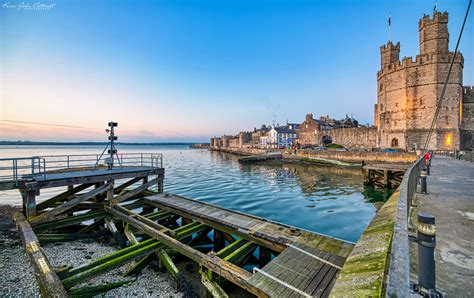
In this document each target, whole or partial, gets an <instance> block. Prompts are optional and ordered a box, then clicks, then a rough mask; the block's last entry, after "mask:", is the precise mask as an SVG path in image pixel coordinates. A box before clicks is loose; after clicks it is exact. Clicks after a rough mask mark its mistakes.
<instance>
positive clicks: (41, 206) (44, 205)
mask: <svg viewBox="0 0 474 298" xmlns="http://www.w3.org/2000/svg"><path fill="white" fill-rule="evenodd" d="M91 186H92V184H81V185H79V186H76V187H74V188H71V189H68V190H67V191H65V192H63V193H60V194H58V195H56V196H54V197H52V198H51V199H47V200H46V201H44V202H41V203H39V204H38V205H37V206H36V210H37V211H41V210H44V209H46V208H48V207H51V206H52V205H54V203H57V202H61V201H65V200H67V199H68V198H69V197H70V196H72V195H73V194H76V193H78V192H80V191H82V190H84V189H86V188H88V187H91Z"/></svg>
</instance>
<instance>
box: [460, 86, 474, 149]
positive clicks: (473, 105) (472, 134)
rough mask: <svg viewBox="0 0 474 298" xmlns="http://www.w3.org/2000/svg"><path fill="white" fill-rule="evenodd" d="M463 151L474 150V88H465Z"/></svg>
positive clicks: (462, 131)
mask: <svg viewBox="0 0 474 298" xmlns="http://www.w3.org/2000/svg"><path fill="white" fill-rule="evenodd" d="M461 113H462V122H461V149H465V150H471V149H472V148H474V87H472V86H469V87H466V86H465V87H463V95H462V110H461Z"/></svg>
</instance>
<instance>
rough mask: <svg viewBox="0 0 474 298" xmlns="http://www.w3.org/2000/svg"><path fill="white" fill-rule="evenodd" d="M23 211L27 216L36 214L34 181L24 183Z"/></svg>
mask: <svg viewBox="0 0 474 298" xmlns="http://www.w3.org/2000/svg"><path fill="white" fill-rule="evenodd" d="M21 195H22V198H23V212H24V213H25V215H26V217H27V218H31V217H33V216H36V183H26V184H25V189H23V190H22V193H21Z"/></svg>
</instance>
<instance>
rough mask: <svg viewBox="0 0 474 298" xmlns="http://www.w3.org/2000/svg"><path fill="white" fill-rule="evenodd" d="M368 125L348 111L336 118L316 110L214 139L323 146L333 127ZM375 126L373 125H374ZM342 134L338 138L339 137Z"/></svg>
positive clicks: (216, 143)
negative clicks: (292, 120)
mask: <svg viewBox="0 0 474 298" xmlns="http://www.w3.org/2000/svg"><path fill="white" fill-rule="evenodd" d="M353 128H366V129H368V128H369V127H365V126H360V125H359V123H358V121H357V120H355V119H354V118H352V117H348V116H347V115H346V118H345V119H342V120H336V119H332V118H330V117H329V116H322V117H320V118H319V119H314V118H313V114H308V115H306V119H305V120H304V121H303V123H286V124H285V125H278V124H277V125H268V126H267V125H265V124H264V125H262V126H261V127H260V128H254V130H253V131H252V132H247V131H243V132H240V133H239V134H238V135H224V136H222V137H219V138H212V139H211V146H212V147H224V148H227V147H229V148H243V147H253V148H255V147H257V148H287V147H291V146H294V145H301V146H308V145H311V146H322V145H324V144H329V143H332V142H333V137H334V133H333V132H334V131H339V130H340V129H353ZM372 129H373V127H372ZM338 139H339V138H336V140H334V141H337V140H338Z"/></svg>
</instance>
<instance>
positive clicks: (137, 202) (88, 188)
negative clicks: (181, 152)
mask: <svg viewBox="0 0 474 298" xmlns="http://www.w3.org/2000/svg"><path fill="white" fill-rule="evenodd" d="M160 164H161V163H160ZM17 178H18V179H17V181H14V182H15V183H14V184H12V181H7V182H6V183H5V184H3V187H5V186H6V185H9V186H12V185H14V187H11V188H18V189H19V190H20V192H21V194H22V196H23V206H24V212H23V213H21V214H17V215H16V216H15V220H16V223H17V227H18V230H19V232H20V235H21V238H22V240H23V244H24V247H25V251H26V253H27V255H28V256H29V259H30V262H31V263H32V266H33V268H35V273H36V274H35V276H36V278H37V280H38V284H39V286H40V289H41V292H42V294H43V295H45V296H59V297H63V296H66V295H74V294H78V293H83V292H88V293H91V292H93V293H101V292H104V291H106V290H108V289H111V288H113V287H117V286H120V285H122V284H124V283H126V282H125V281H124V282H119V283H111V284H103V285H98V286H85V285H83V283H85V282H87V281H89V280H90V279H92V278H93V277H95V276H97V275H100V274H103V273H105V272H107V271H110V270H112V269H114V268H117V267H120V266H123V265H124V264H126V263H133V266H132V267H131V269H130V270H129V272H127V273H126V274H125V275H126V276H133V275H138V274H139V273H140V271H141V270H142V269H143V268H144V267H146V266H147V265H148V264H149V263H150V262H151V261H152V260H153V259H155V258H156V259H158V260H159V263H160V264H161V266H162V267H163V268H165V269H166V270H167V271H168V272H169V273H170V275H171V276H172V277H173V278H174V279H175V280H176V282H177V283H180V282H182V278H181V276H182V274H181V272H180V271H179V269H178V267H177V266H176V265H175V261H177V260H178V259H179V258H183V257H185V258H187V259H189V260H192V261H194V262H195V263H197V264H199V266H200V268H201V269H200V272H201V277H202V283H203V285H204V286H205V287H206V288H207V289H208V290H209V293H211V294H212V295H213V296H216V297H225V296H227V294H226V290H227V288H228V287H229V286H230V285H231V284H234V285H237V286H239V287H241V288H242V289H244V290H246V291H248V292H250V293H252V294H254V295H256V296H258V297H290V296H291V297H295V296H296V297H298V296H299V297H312V296H328V295H329V293H330V291H331V289H332V286H333V284H334V281H335V280H336V278H337V276H338V274H339V271H340V269H341V268H342V266H343V264H344V262H345V260H346V258H347V257H348V255H349V254H350V253H351V251H352V248H353V246H354V245H353V244H352V243H349V242H346V241H343V240H339V239H334V238H331V237H328V236H325V235H321V234H317V233H314V232H310V231H306V230H303V229H298V228H295V227H291V226H288V225H284V224H280V223H276V222H273V221H270V220H266V219H263V218H259V217H256V216H252V215H248V214H243V213H240V212H236V211H232V210H228V209H225V208H222V207H218V206H214V205H211V204H207V203H204V202H201V201H197V200H193V199H188V198H183V197H180V196H176V195H171V194H163V193H162V190H163V189H162V185H163V184H162V183H163V178H164V169H163V168H162V167H160V166H157V163H154V164H153V165H148V166H144V165H142V163H140V165H137V166H121V167H117V168H114V169H106V168H105V169H104V168H97V167H96V168H84V167H82V168H75V169H68V168H66V169H61V170H55V171H44V170H43V171H42V172H41V173H36V174H29V175H22V176H21V177H20V176H17ZM0 184H2V182H1V181H0ZM155 186H157V188H156V190H151V188H152V187H155ZM49 187H61V188H65V190H64V191H63V192H62V193H60V194H58V195H55V196H53V197H51V198H49V199H47V200H46V201H43V202H41V203H39V204H37V203H36V196H37V194H38V193H40V192H41V190H42V189H44V188H49ZM97 235H109V236H110V237H112V238H114V239H115V241H116V242H117V243H118V244H120V245H121V246H122V247H123V248H121V249H119V250H117V251H116V252H114V253H112V254H110V255H107V256H104V257H102V258H100V259H96V260H92V261H90V262H89V263H86V262H85V263H84V264H83V265H81V266H78V267H74V268H52V266H51V265H50V263H49V261H48V259H47V256H46V255H45V254H44V253H43V251H42V248H41V244H43V243H47V242H51V241H70V240H76V239H84V238H95V237H97ZM85 261H86V260H85ZM225 281H228V282H230V283H226V282H225ZM127 282H130V280H128V281H127Z"/></svg>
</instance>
